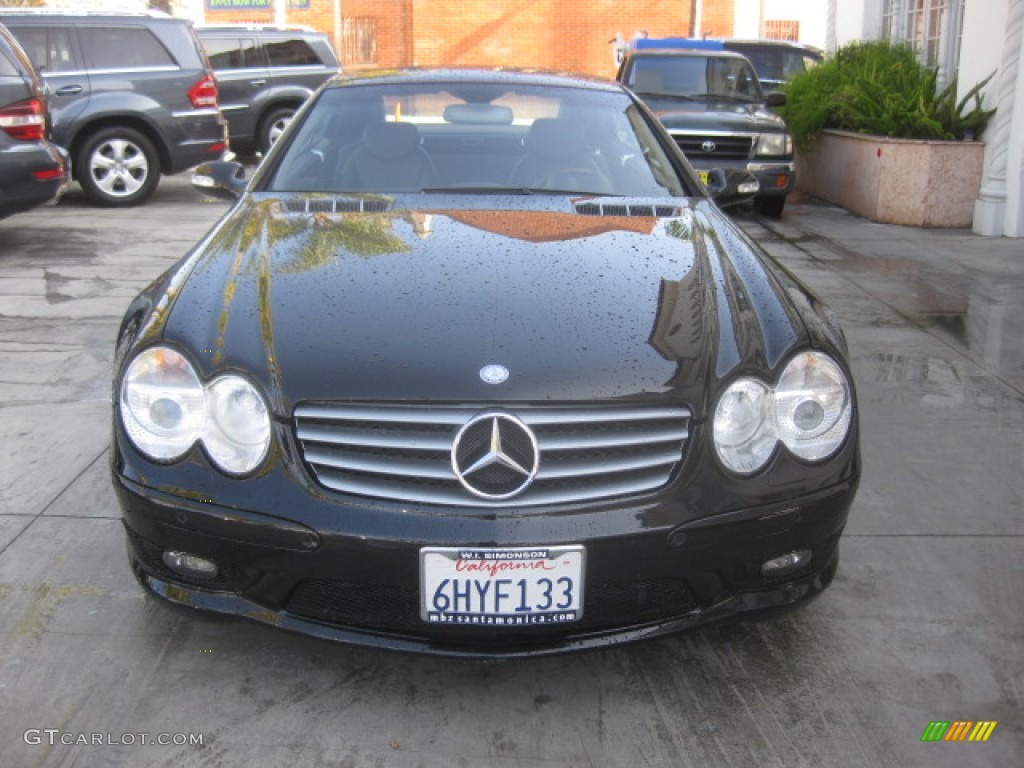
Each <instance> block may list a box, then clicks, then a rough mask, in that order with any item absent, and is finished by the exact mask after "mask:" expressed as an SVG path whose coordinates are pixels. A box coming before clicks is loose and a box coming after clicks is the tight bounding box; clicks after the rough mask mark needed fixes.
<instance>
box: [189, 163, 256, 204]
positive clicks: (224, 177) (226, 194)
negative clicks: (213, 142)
mask: <svg viewBox="0 0 1024 768" xmlns="http://www.w3.org/2000/svg"><path fill="white" fill-rule="evenodd" d="M248 184H249V182H248V181H246V178H245V166H243V165H242V164H241V163H236V162H232V161H227V160H217V161H215V162H212V163H203V164H202V165H198V166H196V168H195V170H194V171H192V186H193V187H195V188H196V189H197V190H199V191H200V192H202V193H203V194H204V195H213V196H214V197H219V198H221V199H222V200H237V199H238V198H239V197H241V196H242V194H243V193H244V192H245V188H246V186H248Z"/></svg>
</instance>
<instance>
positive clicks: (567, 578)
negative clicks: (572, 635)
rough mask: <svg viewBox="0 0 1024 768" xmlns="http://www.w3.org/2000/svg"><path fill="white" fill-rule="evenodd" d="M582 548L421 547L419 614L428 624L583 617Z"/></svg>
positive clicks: (534, 622)
mask: <svg viewBox="0 0 1024 768" xmlns="http://www.w3.org/2000/svg"><path fill="white" fill-rule="evenodd" d="M585 574H586V548H585V547H583V546H582V545H580V544H561V545H554V546H536V547H472V546H471V547H423V548H421V549H420V584H419V590H420V618H421V619H422V620H423V621H424V622H426V623H428V624H431V625H441V626H478V627H479V626H490V627H510V628H517V627H519V628H521V627H528V626H543V625H552V624H570V623H573V622H577V621H579V620H580V619H582V618H583V608H584V606H583V594H584V586H585V582H584V578H585Z"/></svg>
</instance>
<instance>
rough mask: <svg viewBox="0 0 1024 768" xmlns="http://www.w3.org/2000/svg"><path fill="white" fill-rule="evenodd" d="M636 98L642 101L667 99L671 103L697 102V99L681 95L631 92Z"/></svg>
mask: <svg viewBox="0 0 1024 768" xmlns="http://www.w3.org/2000/svg"><path fill="white" fill-rule="evenodd" d="M633 93H635V94H636V95H637V96H639V97H640V98H642V99H669V100H671V101H699V99H696V98H694V97H693V96H687V95H685V94H682V93H654V92H653V91H633Z"/></svg>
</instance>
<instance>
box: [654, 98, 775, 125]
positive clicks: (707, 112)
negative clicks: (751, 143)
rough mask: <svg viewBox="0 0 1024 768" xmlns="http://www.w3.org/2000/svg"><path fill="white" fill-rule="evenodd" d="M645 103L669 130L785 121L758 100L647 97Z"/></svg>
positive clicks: (769, 123) (773, 123)
mask: <svg viewBox="0 0 1024 768" xmlns="http://www.w3.org/2000/svg"><path fill="white" fill-rule="evenodd" d="M645 103H646V104H647V106H648V107H649V108H650V109H651V110H652V111H653V112H654V114H656V115H657V116H658V119H659V120H660V121H661V122H662V124H663V125H664V126H665V128H667V129H668V130H669V131H670V132H671V131H685V132H688V133H693V132H697V131H735V132H739V133H750V132H755V131H784V130H786V123H785V121H784V120H783V119H782V118H781V117H779V116H778V115H776V114H775V113H774V112H771V111H769V110H768V109H767V108H765V107H764V106H763V105H761V104H736V103H733V102H726V101H710V102H705V101H692V102H690V101H675V100H667V99H666V100H662V99H648V100H646V101H645Z"/></svg>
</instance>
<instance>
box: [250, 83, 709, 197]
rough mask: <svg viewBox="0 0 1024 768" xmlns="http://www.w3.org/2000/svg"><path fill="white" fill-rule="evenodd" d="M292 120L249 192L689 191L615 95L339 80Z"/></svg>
mask: <svg viewBox="0 0 1024 768" xmlns="http://www.w3.org/2000/svg"><path fill="white" fill-rule="evenodd" d="M295 123H296V124H295V125H294V126H293V127H292V129H291V130H290V131H289V132H288V133H287V134H286V136H285V137H284V138H283V139H282V142H281V146H280V147H277V148H276V151H275V152H274V153H273V154H272V155H271V157H269V158H268V160H270V162H269V163H266V164H265V166H266V167H265V168H261V169H260V173H258V175H257V177H256V178H255V179H254V180H253V184H252V187H251V189H252V191H254V192H271V193H331V194H342V195H359V194H402V193H425V194H438V193H450V194H488V195H491V196H493V195H498V194H501V193H505V194H510V195H531V196H533V195H543V194H548V195H556V196H565V195H572V196H628V197H649V198H682V197H692V196H696V195H699V194H700V187H699V185H698V183H697V182H696V181H695V176H694V174H693V172H692V170H691V169H688V168H686V167H685V160H681V158H680V157H679V156H678V153H676V152H675V151H674V144H672V142H671V140H670V138H668V137H667V135H666V134H664V131H663V130H661V129H660V127H659V125H658V123H657V120H656V119H655V118H653V117H652V116H650V115H649V113H647V111H646V109H645V108H644V107H643V106H642V104H640V103H639V102H637V101H636V100H635V99H634V98H633V97H631V96H630V94H629V93H628V92H626V91H625V90H620V89H617V88H616V89H612V88H596V87H595V88H589V87H579V86H573V85H571V84H569V85H562V84H549V83H537V82H531V81H526V82H520V81H516V80H515V79H513V78H508V79H495V80H492V81H489V80H483V81H481V80H466V81H461V80H450V81H449V80H423V81H419V80H417V81H405V80H398V81H390V82H367V81H348V82H341V83H337V84H335V85H334V86H333V87H328V88H325V89H323V90H322V91H321V92H320V93H319V94H317V95H316V96H315V97H314V99H313V101H312V102H311V103H310V104H309V106H308V108H307V109H305V110H304V111H303V112H302V113H301V114H300V116H299V117H298V119H297V120H296V121H295ZM563 161H564V163H563ZM374 163H380V167H379V168H372V167H371V166H373V164H374ZM563 164H564V165H565V166H566V169H561V165H563ZM420 166H422V167H420ZM549 166H550V167H549ZM381 168H383V170H381ZM375 174H376V175H375Z"/></svg>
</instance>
